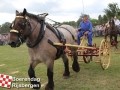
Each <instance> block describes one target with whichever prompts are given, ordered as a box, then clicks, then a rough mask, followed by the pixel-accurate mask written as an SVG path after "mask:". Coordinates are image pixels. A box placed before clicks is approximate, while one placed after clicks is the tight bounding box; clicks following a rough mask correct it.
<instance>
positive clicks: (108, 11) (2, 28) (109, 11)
mask: <svg viewBox="0 0 120 90" xmlns="http://www.w3.org/2000/svg"><path fill="white" fill-rule="evenodd" d="M83 15H84V14H81V15H80V17H79V19H78V20H77V21H68V22H63V24H68V25H71V26H74V27H78V25H79V23H80V21H81V20H82V17H83ZM115 16H116V17H117V18H118V19H120V8H119V7H118V4H117V3H109V4H108V7H107V8H105V9H104V15H99V16H98V19H94V18H90V16H89V18H90V20H91V22H92V24H93V26H95V25H99V24H105V23H106V22H107V21H108V20H109V19H110V18H111V17H115ZM10 25H11V23H9V22H5V23H4V24H2V25H0V33H8V32H9V31H10V28H9V27H10Z"/></svg>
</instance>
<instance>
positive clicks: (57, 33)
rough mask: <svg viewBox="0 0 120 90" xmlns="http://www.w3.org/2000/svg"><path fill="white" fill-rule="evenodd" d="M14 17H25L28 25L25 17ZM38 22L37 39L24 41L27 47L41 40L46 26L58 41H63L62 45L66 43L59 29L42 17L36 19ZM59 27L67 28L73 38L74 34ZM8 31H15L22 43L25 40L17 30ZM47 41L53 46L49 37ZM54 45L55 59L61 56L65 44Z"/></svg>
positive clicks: (31, 46) (33, 45)
mask: <svg viewBox="0 0 120 90" xmlns="http://www.w3.org/2000/svg"><path fill="white" fill-rule="evenodd" d="M16 18H25V19H26V23H27V24H29V25H30V23H29V21H28V19H27V18H26V17H23V16H16ZM38 22H39V23H40V24H41V27H40V31H39V34H38V37H37V39H36V41H35V43H34V44H32V43H31V42H26V44H27V46H28V47H29V48H34V47H35V46H36V45H38V44H39V43H40V42H41V40H42V39H43V37H44V35H45V29H46V27H47V28H48V29H49V30H51V31H52V32H53V33H54V34H55V35H56V37H57V38H58V39H59V41H60V43H63V45H64V44H65V43H66V39H65V37H64V34H63V33H62V32H61V31H59V30H58V29H57V27H53V26H52V25H50V24H48V23H45V20H44V19H41V20H38ZM30 27H31V26H30ZM36 27H37V25H36ZM36 27H35V28H36ZM35 28H34V29H35ZM59 28H63V29H65V30H67V31H68V32H69V33H70V34H71V36H72V38H73V40H75V37H74V35H73V34H72V33H71V32H70V31H69V30H68V29H67V28H65V27H59ZM32 31H34V30H31V33H32ZM10 32H15V33H17V34H18V35H19V39H20V41H21V43H23V42H24V41H25V38H24V37H22V36H21V35H22V34H21V33H20V32H19V31H18V30H15V29H12V30H10ZM48 43H49V44H51V45H52V46H54V45H53V42H52V41H51V40H49V39H48ZM54 47H55V48H56V49H57V53H56V59H57V58H59V57H60V56H61V54H63V53H64V49H65V46H63V47H56V46H54Z"/></svg>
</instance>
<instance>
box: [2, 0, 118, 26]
mask: <svg viewBox="0 0 120 90" xmlns="http://www.w3.org/2000/svg"><path fill="white" fill-rule="evenodd" d="M113 2H114V3H118V6H119V7H120V0H0V25H1V24H3V23H5V22H12V21H13V20H14V18H15V11H16V10H18V11H20V12H22V11H23V9H24V8H26V9H27V11H28V12H29V13H33V14H36V15H37V14H41V13H49V15H48V16H47V17H48V18H50V19H53V20H55V21H58V22H63V21H76V20H78V18H79V16H80V15H81V13H84V14H89V15H90V17H91V18H96V19H97V17H98V15H100V14H101V15H103V14H104V9H105V8H107V5H108V4H109V3H113Z"/></svg>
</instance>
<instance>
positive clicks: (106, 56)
mask: <svg viewBox="0 0 120 90" xmlns="http://www.w3.org/2000/svg"><path fill="white" fill-rule="evenodd" d="M85 41H86V36H85V35H84V36H83V37H82V38H81V43H80V45H72V44H67V43H66V44H62V43H54V45H55V46H61V47H62V46H64V47H66V49H65V52H66V54H67V56H70V57H71V58H72V56H73V53H72V52H71V50H70V48H71V47H72V48H76V52H77V55H78V56H81V57H83V60H82V61H84V62H85V63H90V62H91V61H93V60H92V59H93V57H98V60H94V61H95V62H97V63H100V65H101V67H102V69H103V70H105V69H107V68H108V67H109V65H110V43H109V41H108V40H107V39H103V40H102V41H101V43H100V46H99V47H96V44H94V45H93V46H92V47H89V46H87V43H86V42H85Z"/></svg>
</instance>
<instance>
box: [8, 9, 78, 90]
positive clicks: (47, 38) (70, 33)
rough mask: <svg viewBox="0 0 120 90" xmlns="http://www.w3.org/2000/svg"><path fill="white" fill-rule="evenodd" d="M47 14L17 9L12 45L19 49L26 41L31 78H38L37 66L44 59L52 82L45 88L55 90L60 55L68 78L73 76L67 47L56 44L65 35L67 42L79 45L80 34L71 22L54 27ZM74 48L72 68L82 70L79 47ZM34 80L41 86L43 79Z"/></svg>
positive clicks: (11, 34)
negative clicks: (77, 39)
mask: <svg viewBox="0 0 120 90" xmlns="http://www.w3.org/2000/svg"><path fill="white" fill-rule="evenodd" d="M46 16H47V14H46V13H44V14H41V15H35V14H32V13H28V12H27V10H26V9H24V10H23V12H19V11H17V10H16V17H15V19H14V21H13V22H12V24H11V26H10V28H11V30H10V42H9V45H10V46H11V47H14V48H15V47H19V46H20V45H22V44H23V43H26V44H27V47H28V52H29V56H30V66H29V69H28V75H29V77H30V78H36V76H35V70H34V69H35V67H36V66H37V65H38V64H39V63H41V62H43V63H44V64H45V65H46V67H47V76H48V83H47V84H46V86H45V90H54V80H53V74H54V73H53V72H54V71H53V66H54V61H55V60H56V59H58V58H60V57H61V58H62V59H63V63H64V73H63V76H64V77H69V76H70V71H69V61H68V57H67V55H66V53H65V52H64V50H65V47H59V46H58V47H56V46H55V45H53V43H54V42H56V43H57V42H62V40H60V39H62V38H63V36H64V38H65V40H63V41H65V43H70V44H77V43H76V41H75V39H74V38H75V37H76V34H77V33H76V30H75V29H74V28H73V27H72V26H70V25H64V24H63V25H60V26H59V27H56V28H55V27H53V26H51V25H50V24H48V23H47V22H45V17H46ZM60 37H61V38H60ZM50 42H52V43H50ZM63 44H64V43H63ZM71 51H72V53H73V64H72V69H73V70H74V71H75V72H79V71H80V66H79V63H78V57H77V53H76V49H74V48H71ZM30 82H31V84H32V85H33V89H40V88H41V83H40V82H38V81H30ZM34 84H37V85H38V87H34Z"/></svg>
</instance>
